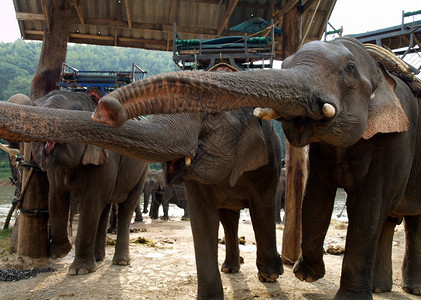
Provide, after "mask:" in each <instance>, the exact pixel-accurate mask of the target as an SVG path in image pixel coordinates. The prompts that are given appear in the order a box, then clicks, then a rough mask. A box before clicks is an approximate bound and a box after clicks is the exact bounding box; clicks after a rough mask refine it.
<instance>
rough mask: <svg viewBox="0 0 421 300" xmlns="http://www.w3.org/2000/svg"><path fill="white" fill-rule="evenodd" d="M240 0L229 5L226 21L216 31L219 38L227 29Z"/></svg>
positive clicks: (232, 0)
mask: <svg viewBox="0 0 421 300" xmlns="http://www.w3.org/2000/svg"><path fill="white" fill-rule="evenodd" d="M238 1H239V0H230V2H229V4H228V8H227V9H226V10H225V14H224V19H223V20H222V22H221V23H220V24H219V26H218V30H217V31H216V34H217V35H218V36H220V35H221V33H222V31H223V30H224V29H225V27H227V25H228V21H229V19H230V18H231V16H232V13H233V12H234V9H235V7H236V6H237V4H238Z"/></svg>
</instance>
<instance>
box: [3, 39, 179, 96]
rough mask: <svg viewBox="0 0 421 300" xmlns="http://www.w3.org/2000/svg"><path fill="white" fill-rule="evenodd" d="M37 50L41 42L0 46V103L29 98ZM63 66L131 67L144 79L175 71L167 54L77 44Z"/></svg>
mask: <svg viewBox="0 0 421 300" xmlns="http://www.w3.org/2000/svg"><path fill="white" fill-rule="evenodd" d="M41 48H42V43H41V42H26V41H23V40H16V41H15V42H13V43H0V99H1V100H7V99H9V97H10V96H12V95H14V94H17V93H22V94H25V95H27V96H29V91H30V85H31V81H32V77H33V74H34V72H35V69H36V67H37V65H38V61H39V57H40V53H41ZM66 63H67V64H68V65H70V66H72V67H74V68H76V69H78V70H82V71H130V70H131V68H132V63H135V64H137V65H138V66H139V67H140V68H142V69H143V70H145V71H147V72H148V75H147V76H152V75H157V74H161V73H166V72H171V71H175V70H176V68H177V67H176V65H175V64H174V62H173V61H172V53H171V52H165V51H151V50H144V49H135V48H119V47H106V46H94V45H80V44H75V45H71V44H69V45H68V47H67V57H66ZM177 69H178V68H177Z"/></svg>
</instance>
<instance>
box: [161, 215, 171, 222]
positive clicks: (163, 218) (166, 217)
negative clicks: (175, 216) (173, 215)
mask: <svg viewBox="0 0 421 300" xmlns="http://www.w3.org/2000/svg"><path fill="white" fill-rule="evenodd" d="M169 219H170V218H169V217H168V216H162V217H161V220H162V221H168V220H169Z"/></svg>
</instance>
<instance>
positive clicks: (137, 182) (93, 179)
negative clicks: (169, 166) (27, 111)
mask: <svg viewBox="0 0 421 300" xmlns="http://www.w3.org/2000/svg"><path fill="white" fill-rule="evenodd" d="M34 105H35V106H36V107H48V108H55V109H59V110H65V109H67V110H78V111H88V112H92V111H93V110H94V108H95V106H94V104H93V102H92V100H91V99H90V97H89V96H87V95H86V94H85V93H65V92H61V91H52V92H50V93H48V94H47V95H45V96H44V97H42V98H40V99H38V100H36V101H35V102H34ZM32 154H33V157H34V161H35V162H36V163H37V164H38V165H39V166H40V167H41V169H42V170H43V171H46V172H47V177H48V183H49V193H48V205H49V213H50V219H49V222H50V234H51V241H50V246H49V256H50V257H52V258H61V257H64V256H66V255H67V254H68V252H69V251H70V250H71V248H72V245H71V243H70V242H69V239H68V235H67V221H68V220H69V205H70V202H72V203H78V204H79V213H80V215H79V226H78V229H77V235H76V242H75V258H74V260H73V263H72V264H71V266H70V268H69V274H70V275H80V274H86V273H90V272H94V271H95V270H96V262H95V261H99V260H103V259H104V257H105V246H106V224H107V220H108V214H109V210H110V203H111V202H115V203H118V215H119V218H118V233H117V243H116V246H115V254H114V257H113V264H117V265H128V264H129V263H130V255H129V225H130V220H131V217H132V215H133V211H134V208H135V205H136V203H137V202H138V201H139V197H140V193H141V192H142V189H143V183H144V181H145V177H146V173H147V164H146V163H144V162H141V161H138V160H135V159H133V158H129V157H126V156H123V155H120V154H118V153H116V152H112V151H109V150H106V149H103V148H100V147H97V146H94V145H88V144H81V143H62V144H60V143H54V142H51V141H49V142H39V143H33V144H32Z"/></svg>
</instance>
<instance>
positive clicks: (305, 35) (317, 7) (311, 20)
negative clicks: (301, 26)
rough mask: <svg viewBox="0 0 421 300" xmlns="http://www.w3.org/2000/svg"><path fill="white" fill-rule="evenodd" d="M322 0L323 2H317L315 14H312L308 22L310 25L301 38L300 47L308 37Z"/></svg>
mask: <svg viewBox="0 0 421 300" xmlns="http://www.w3.org/2000/svg"><path fill="white" fill-rule="evenodd" d="M320 2H322V0H319V2H318V3H317V6H316V9H315V10H314V12H313V15H312V16H311V19H310V23H308V27H307V30H306V33H305V34H304V37H303V39H302V40H301V42H300V46H299V47H301V46H302V45H303V43H304V41H305V39H306V37H307V34H308V31H309V30H310V27H311V23H313V19H314V16H315V15H316V13H317V10H318V9H319V5H320Z"/></svg>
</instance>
